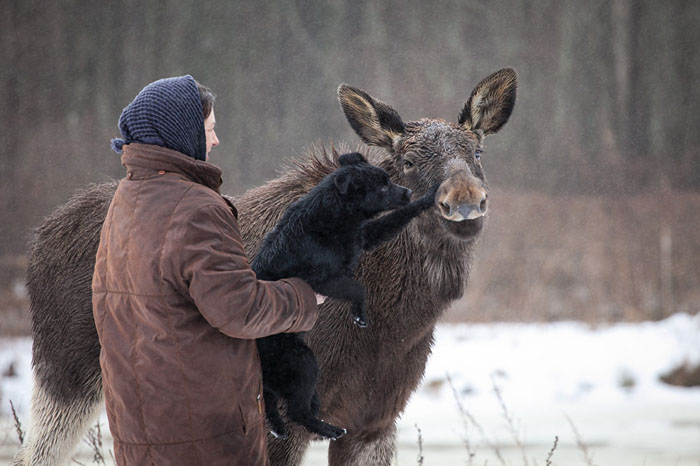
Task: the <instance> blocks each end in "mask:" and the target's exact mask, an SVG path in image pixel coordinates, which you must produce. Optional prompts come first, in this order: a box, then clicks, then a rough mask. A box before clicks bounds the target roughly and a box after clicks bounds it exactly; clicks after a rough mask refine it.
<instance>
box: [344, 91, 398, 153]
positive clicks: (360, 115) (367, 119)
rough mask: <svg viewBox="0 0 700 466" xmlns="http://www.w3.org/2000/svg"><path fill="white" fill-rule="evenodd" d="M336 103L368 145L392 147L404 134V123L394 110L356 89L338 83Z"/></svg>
mask: <svg viewBox="0 0 700 466" xmlns="http://www.w3.org/2000/svg"><path fill="white" fill-rule="evenodd" d="M338 100H339V101H340V105H341V107H343V112H345V117H346V118H347V119H348V122H349V123H350V126H352V129H354V130H355V132H356V133H357V135H358V136H360V138H361V139H362V140H363V141H364V142H366V143H367V144H370V145H373V146H380V147H384V148H391V147H392V145H393V142H394V140H395V139H396V138H397V137H399V136H400V135H401V134H402V133H403V132H404V129H405V128H404V124H403V121H401V117H400V116H399V114H398V113H396V110H394V109H393V108H391V107H390V106H388V105H387V104H385V103H383V102H380V101H379V100H375V99H373V98H372V97H371V96H370V95H369V94H367V93H365V92H363V91H361V90H359V89H355V88H354V87H350V86H348V85H346V84H341V85H340V86H339V87H338Z"/></svg>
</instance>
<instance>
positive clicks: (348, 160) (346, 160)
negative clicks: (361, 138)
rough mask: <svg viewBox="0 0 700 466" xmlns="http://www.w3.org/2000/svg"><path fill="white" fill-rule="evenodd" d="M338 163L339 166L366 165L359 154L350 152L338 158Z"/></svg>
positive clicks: (365, 161)
mask: <svg viewBox="0 0 700 466" xmlns="http://www.w3.org/2000/svg"><path fill="white" fill-rule="evenodd" d="M338 162H340V164H341V165H356V164H358V163H367V160H366V159H365V158H364V157H363V156H362V154H360V153H359V152H351V153H349V154H343V155H341V156H340V157H338Z"/></svg>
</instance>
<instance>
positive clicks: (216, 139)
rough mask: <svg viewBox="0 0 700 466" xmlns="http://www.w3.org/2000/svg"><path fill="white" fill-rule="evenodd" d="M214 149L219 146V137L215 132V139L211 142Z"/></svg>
mask: <svg viewBox="0 0 700 466" xmlns="http://www.w3.org/2000/svg"><path fill="white" fill-rule="evenodd" d="M211 145H212V147H216V146H218V145H219V137H218V136H217V135H216V132H214V139H213V140H212V142H211Z"/></svg>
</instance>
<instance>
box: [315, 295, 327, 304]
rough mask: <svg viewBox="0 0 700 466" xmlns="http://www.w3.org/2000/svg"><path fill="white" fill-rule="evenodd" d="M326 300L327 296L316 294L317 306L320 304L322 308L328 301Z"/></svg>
mask: <svg viewBox="0 0 700 466" xmlns="http://www.w3.org/2000/svg"><path fill="white" fill-rule="evenodd" d="M326 298H327V297H326V296H323V295H322V294H318V293H316V304H318V305H319V306H320V305H321V304H323V303H324V302H325V301H326Z"/></svg>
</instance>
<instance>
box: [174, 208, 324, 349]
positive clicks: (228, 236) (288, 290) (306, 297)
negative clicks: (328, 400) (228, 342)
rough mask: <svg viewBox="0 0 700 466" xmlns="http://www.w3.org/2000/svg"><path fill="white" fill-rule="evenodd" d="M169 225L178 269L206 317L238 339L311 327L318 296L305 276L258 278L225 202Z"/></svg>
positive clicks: (183, 217) (213, 324)
mask: <svg viewBox="0 0 700 466" xmlns="http://www.w3.org/2000/svg"><path fill="white" fill-rule="evenodd" d="M190 210H191V211H192V212H187V213H186V215H184V216H183V215H176V216H174V218H181V219H182V220H180V221H177V222H176V223H177V224H176V225H173V226H171V228H169V233H170V234H172V235H173V238H174V239H175V240H174V241H173V242H172V247H171V251H170V252H169V253H170V254H174V255H175V256H176V257H177V259H176V260H175V264H177V265H176V271H175V273H178V272H179V274H180V275H181V277H182V278H183V280H184V286H186V287H187V292H188V293H189V295H190V297H191V298H192V299H193V301H194V303H195V305H196V306H197V308H198V309H199V311H200V312H201V313H202V315H203V316H204V318H205V319H206V320H207V321H208V322H209V323H210V324H211V325H212V326H214V327H216V328H218V329H219V330H220V331H221V332H223V333H224V334H226V335H228V336H231V337H235V338H261V337H265V336H268V335H272V334H276V333H283V332H300V331H306V330H310V329H311V327H313V325H314V323H315V322H316V319H317V317H318V306H317V304H316V294H315V293H314V291H313V290H312V289H311V287H310V286H309V285H308V284H307V283H306V282H305V281H303V280H301V279H299V278H289V279H284V280H279V281H263V280H258V279H257V278H256V276H255V272H253V270H252V269H251V268H250V265H249V263H248V259H247V258H246V256H245V251H244V249H243V244H242V240H241V235H240V231H239V229H238V223H237V221H236V219H235V217H234V216H233V214H232V212H231V211H230V209H229V208H228V207H227V206H225V205H215V204H209V205H206V206H204V207H201V208H195V209H190Z"/></svg>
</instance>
